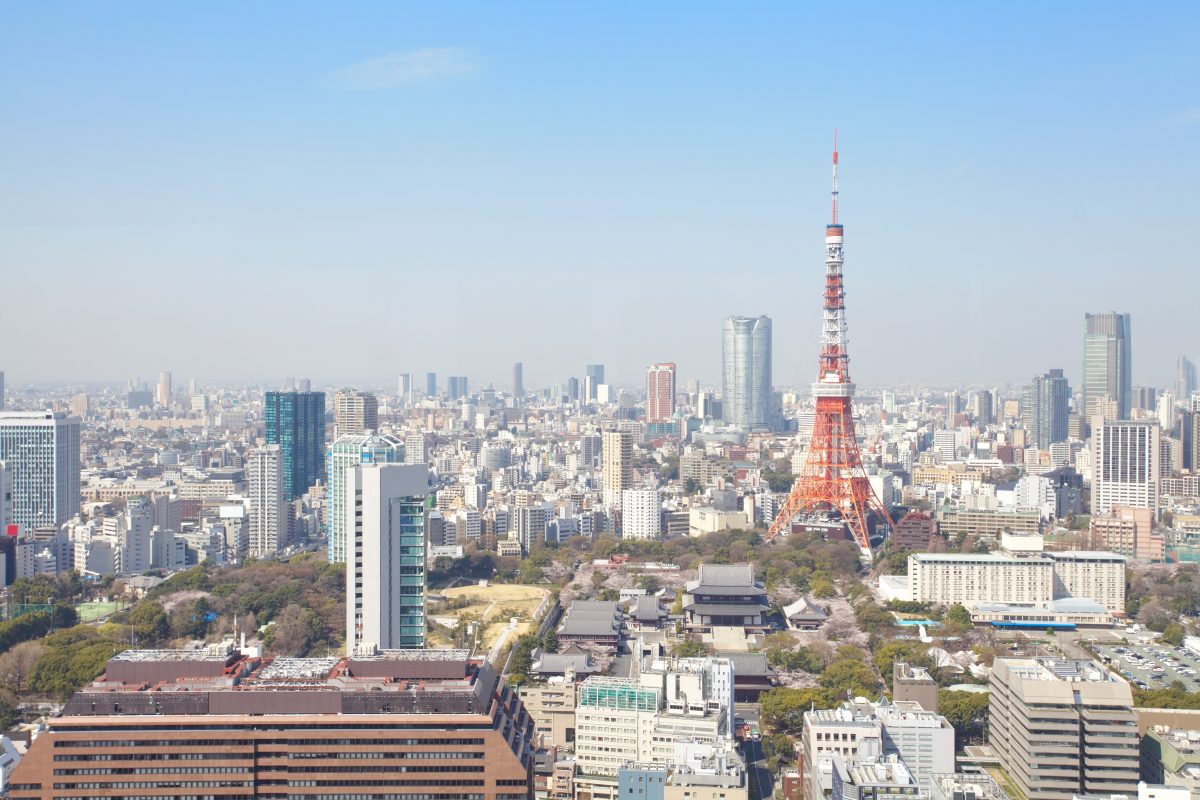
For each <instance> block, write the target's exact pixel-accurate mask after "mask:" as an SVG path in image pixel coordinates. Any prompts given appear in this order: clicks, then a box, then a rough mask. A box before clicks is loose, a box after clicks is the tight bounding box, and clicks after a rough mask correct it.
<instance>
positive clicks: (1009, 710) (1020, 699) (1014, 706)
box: [988, 658, 1138, 800]
mask: <svg viewBox="0 0 1200 800" xmlns="http://www.w3.org/2000/svg"><path fill="white" fill-rule="evenodd" d="M1132 705H1133V695H1132V692H1131V691H1130V688H1129V684H1128V683H1126V682H1125V681H1123V680H1121V679H1120V678H1118V677H1116V676H1114V675H1112V674H1111V673H1109V672H1108V670H1106V669H1105V668H1104V667H1103V666H1101V665H1100V664H1099V663H1097V662H1094V661H1070V660H1062V659H1052V658H1039V659H1009V658H998V659H996V661H995V663H994V665H993V667H992V676H991V725H990V729H989V734H988V738H989V740H990V744H991V746H992V748H993V749H994V750H995V752H996V755H997V757H998V758H999V759H1000V764H1001V766H1002V767H1003V768H1004V770H1005V772H1006V773H1007V774H1008V776H1009V778H1011V779H1012V780H1013V782H1014V783H1015V784H1016V786H1017V788H1018V789H1019V790H1020V791H1021V793H1022V794H1023V795H1024V796H1026V797H1028V798H1029V800H1070V799H1071V798H1072V797H1073V796H1074V795H1076V794H1099V795H1105V796H1107V795H1111V794H1127V795H1134V794H1136V793H1137V784H1138V736H1137V718H1136V717H1135V716H1134V713H1133V709H1132Z"/></svg>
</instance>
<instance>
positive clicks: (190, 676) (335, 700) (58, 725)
mask: <svg viewBox="0 0 1200 800" xmlns="http://www.w3.org/2000/svg"><path fill="white" fill-rule="evenodd" d="M532 734H533V726H532V724H531V721H530V719H529V716H528V715H527V714H526V713H525V711H524V709H523V707H522V706H521V703H520V701H519V700H518V699H517V696H516V694H515V692H513V691H512V690H511V689H509V688H508V687H507V686H505V685H503V683H502V682H501V681H500V680H499V678H498V676H497V675H496V672H495V670H494V669H493V668H492V667H491V666H490V665H488V664H487V663H486V662H484V661H482V660H472V659H468V658H467V653H466V652H465V651H387V652H383V653H377V654H375V655H368V656H354V657H351V658H342V659H334V658H328V659H307V658H305V659H289V658H277V659H270V658H257V657H254V656H247V655H243V654H242V653H240V652H239V651H237V650H235V649H233V648H232V647H231V646H224V647H221V646H216V647H212V648H209V650H207V651H200V652H192V651H127V652H126V653H122V654H120V655H118V656H117V657H115V658H114V659H112V660H111V661H110V662H109V665H108V669H107V671H106V674H105V675H104V676H102V677H101V679H100V680H98V681H96V682H95V683H94V684H92V685H91V686H90V687H88V688H86V689H83V690H81V691H79V692H77V693H76V694H75V696H74V697H72V698H71V700H70V701H69V702H68V703H67V705H66V708H65V709H64V710H63V715H62V716H61V717H58V718H56V719H53V720H51V721H50V726H49V730H48V731H46V732H45V733H43V734H42V735H41V736H40V737H38V739H37V740H35V741H34V743H33V746H32V747H31V748H30V751H29V753H28V754H27V755H26V757H25V758H24V759H23V760H22V761H21V763H20V765H19V766H18V767H17V769H16V770H15V771H14V772H13V774H12V777H11V780H10V784H9V789H10V793H9V797H11V798H27V799H28V798H39V799H41V800H49V799H50V798H55V799H56V800H67V798H104V797H121V798H128V799H129V800H136V799H137V798H155V799H156V800H158V799H159V798H183V799H184V800H201V798H212V799H213V800H216V799H217V798H239V797H241V798H251V797H253V798H289V800H310V799H311V800H530V798H531V797H532V793H531V789H530V787H531V767H532V761H533V756H532V753H531V738H532Z"/></svg>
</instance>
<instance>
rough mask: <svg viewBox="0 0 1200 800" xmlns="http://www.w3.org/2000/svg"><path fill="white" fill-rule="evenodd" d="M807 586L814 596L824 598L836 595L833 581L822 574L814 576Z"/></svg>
mask: <svg viewBox="0 0 1200 800" xmlns="http://www.w3.org/2000/svg"><path fill="white" fill-rule="evenodd" d="M809 587H810V588H811V589H812V593H813V596H814V597H819V598H821V599H826V598H829V597H836V596H837V589H836V588H834V585H833V581H831V580H830V579H829V578H827V577H825V576H824V575H817V576H814V577H813V579H812V580H811V581H810V582H809Z"/></svg>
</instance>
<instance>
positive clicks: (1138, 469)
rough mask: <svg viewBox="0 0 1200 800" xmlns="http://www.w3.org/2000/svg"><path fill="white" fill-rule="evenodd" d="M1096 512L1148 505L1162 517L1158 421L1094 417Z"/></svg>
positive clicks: (1109, 512)
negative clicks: (1159, 496)
mask: <svg viewBox="0 0 1200 800" xmlns="http://www.w3.org/2000/svg"><path fill="white" fill-rule="evenodd" d="M1092 458H1093V464H1092V514H1093V515H1095V514H1111V513H1112V508H1113V506H1130V507H1132V508H1148V509H1150V510H1151V511H1152V512H1154V516H1155V519H1157V518H1158V488H1159V485H1160V478H1161V459H1160V452H1159V427H1158V423H1157V421H1153V420H1150V421H1147V420H1140V421H1138V422H1121V421H1115V420H1106V419H1104V418H1102V417H1100V416H1096V417H1093V418H1092Z"/></svg>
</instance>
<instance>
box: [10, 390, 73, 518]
mask: <svg viewBox="0 0 1200 800" xmlns="http://www.w3.org/2000/svg"><path fill="white" fill-rule="evenodd" d="M0 461H4V462H6V463H7V464H8V470H9V473H10V480H11V482H12V483H11V485H12V504H11V514H12V516H11V523H12V524H15V525H19V526H20V528H21V533H22V534H24V535H29V534H31V533H32V532H33V531H34V530H35V529H36V528H46V527H51V526H55V527H56V526H59V525H62V524H63V523H64V522H67V521H68V520H69V519H71V517H73V516H75V515H76V514H77V513H79V468H80V466H79V418H78V417H68V416H67V415H66V414H62V413H59V412H55V411H0Z"/></svg>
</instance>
